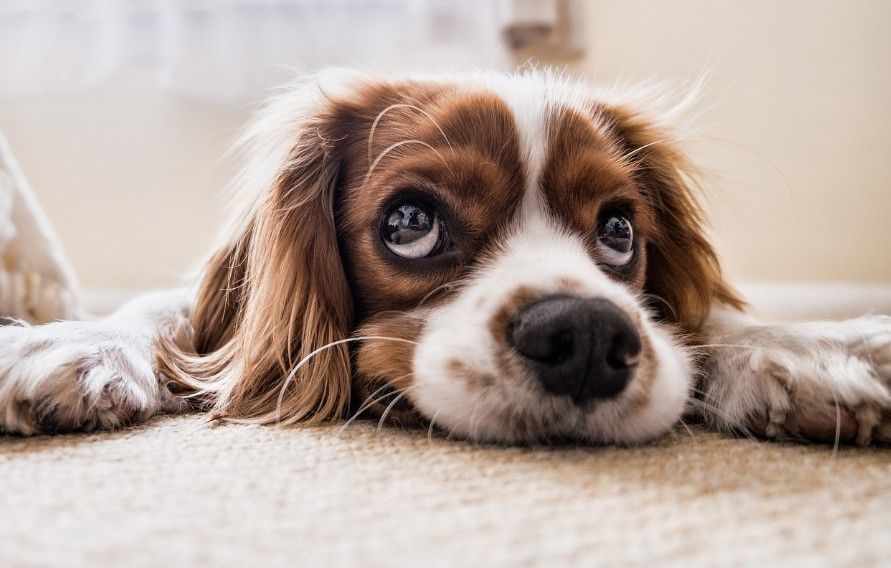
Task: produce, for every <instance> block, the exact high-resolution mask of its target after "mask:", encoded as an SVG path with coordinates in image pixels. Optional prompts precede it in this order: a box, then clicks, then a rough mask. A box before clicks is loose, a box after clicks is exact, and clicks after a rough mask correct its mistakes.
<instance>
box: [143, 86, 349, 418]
mask: <svg viewBox="0 0 891 568" xmlns="http://www.w3.org/2000/svg"><path fill="white" fill-rule="evenodd" d="M337 87H338V85H334V87H333V88H337ZM332 90H333V89H332V88H331V78H330V77H328V78H327V80H325V81H322V80H320V79H316V80H313V81H312V82H311V83H307V84H304V85H303V86H301V87H299V88H297V89H296V90H292V91H290V92H289V93H288V94H286V95H284V96H282V97H280V98H278V99H276V100H274V101H273V102H272V103H271V104H270V105H269V107H268V108H267V109H266V110H265V111H264V112H263V113H262V114H261V116H260V118H259V119H258V121H257V122H256V123H255V124H254V125H253V127H252V128H251V129H250V130H249V131H248V133H247V135H246V136H245V138H244V140H243V146H244V147H245V148H246V158H247V159H246V166H245V168H244V170H243V171H242V174H241V175H240V176H239V178H238V181H237V187H236V191H237V192H238V193H239V194H240V198H241V199H242V200H244V201H245V203H243V204H242V206H241V208H240V209H239V210H238V212H237V213H236V222H235V229H234V230H233V231H232V232H231V234H230V235H229V236H228V238H227V239H226V240H225V242H224V244H223V245H222V246H221V247H219V249H218V250H217V252H216V253H215V254H214V255H213V257H212V258H211V260H210V261H209V263H208V264H207V265H206V267H205V270H204V273H203V277H202V280H201V285H200V289H199V291H198V296H197V301H196V305H195V308H194V312H193V315H192V324H193V327H194V351H190V350H184V349H181V348H179V347H177V346H175V345H172V344H169V343H168V344H165V345H163V346H162V349H161V350H160V354H159V357H158V359H159V361H158V362H159V367H160V370H161V372H162V373H163V374H164V375H165V376H166V377H167V378H168V379H169V380H170V381H171V382H172V385H171V386H172V387H174V388H175V389H176V390H177V391H178V392H180V393H181V394H189V395H191V396H193V397H194V398H196V399H197V400H200V401H202V403H203V404H204V405H205V406H206V407H208V408H210V409H212V410H214V411H215V413H214V414H215V416H217V417H222V418H226V419H230V420H246V421H252V422H260V423H272V422H281V423H283V424H291V423H296V422H303V423H313V422H320V421H323V420H326V419H330V418H334V417H338V416H340V415H341V414H342V413H343V412H344V411H345V410H346V408H347V406H348V404H349V401H350V356H349V351H348V348H347V346H346V345H344V344H337V345H334V346H330V347H327V348H326V346H329V345H330V344H331V343H332V342H336V341H339V340H342V339H345V338H347V337H349V334H350V330H351V326H352V299H351V295H350V291H349V288H348V285H347V280H346V277H345V275H344V271H343V267H342V264H341V259H340V254H339V251H338V247H337V235H336V230H335V225H334V205H333V201H334V193H335V186H336V184H337V182H338V176H339V174H340V172H341V169H342V167H343V160H344V155H343V154H344V149H343V148H342V144H340V142H341V138H342V136H341V134H340V133H339V132H338V128H337V127H336V124H335V123H336V122H337V121H338V118H337V116H336V115H337V113H336V112H335V110H334V107H335V104H336V103H334V102H332V99H331V98H329V95H330V94H331V91H332ZM311 354H312V355H311Z"/></svg>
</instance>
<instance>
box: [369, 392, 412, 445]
mask: <svg viewBox="0 0 891 568" xmlns="http://www.w3.org/2000/svg"><path fill="white" fill-rule="evenodd" d="M416 386H417V385H411V386H410V387H406V388H404V389H402V392H401V393H399V396H397V397H396V398H394V399H393V402H391V403H390V404H389V405H387V409H386V410H384V413H383V414H381V417H380V420H378V421H377V433H378V434H379V433H380V431H381V428H383V427H384V422H385V421H386V420H387V416H389V415H390V411H391V410H393V407H394V406H396V404H397V403H398V402H399V401H400V400H402V399H403V398H404V397H405V395H407V394H408V393H409V392H410V391H411V390H413V389H414V388H416Z"/></svg>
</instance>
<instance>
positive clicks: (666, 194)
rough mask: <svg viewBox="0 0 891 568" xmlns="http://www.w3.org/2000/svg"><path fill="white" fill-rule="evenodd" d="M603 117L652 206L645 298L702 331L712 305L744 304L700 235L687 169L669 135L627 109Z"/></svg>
mask: <svg viewBox="0 0 891 568" xmlns="http://www.w3.org/2000/svg"><path fill="white" fill-rule="evenodd" d="M608 114H609V115H611V118H612V121H613V125H614V128H615V129H616V130H617V131H618V133H619V135H620V136H621V138H622V139H623V140H624V141H625V144H626V150H627V154H626V155H633V160H634V164H635V167H634V169H635V171H636V174H635V175H636V176H637V178H638V180H639V182H640V185H641V187H642V188H643V189H644V191H646V192H648V193H649V197H650V200H651V202H652V203H653V204H654V222H655V223H654V225H655V231H654V234H653V235H652V238H651V239H649V241H648V243H647V250H646V253H647V275H646V281H645V284H644V287H645V291H646V292H647V293H650V294H653V295H655V296H657V297H658V298H659V300H657V303H656V304H655V305H654V307H655V308H656V309H657V310H658V311H659V312H660V314H661V315H662V316H663V317H664V318H665V319H667V320H670V321H674V322H675V323H678V324H680V325H681V326H682V327H683V328H684V329H685V330H687V331H691V332H695V331H697V330H698V329H699V328H700V327H701V326H702V324H703V323H704V322H705V320H706V318H707V317H708V314H709V311H710V308H711V306H712V305H713V303H715V302H718V303H723V304H727V305H729V306H732V307H734V308H737V309H742V308H743V307H744V306H745V303H744V302H743V301H742V300H741V299H740V297H739V295H738V294H737V292H736V291H735V290H734V289H733V287H732V286H730V284H729V283H728V282H727V280H726V279H725V277H724V274H723V272H722V270H721V265H720V262H719V261H718V256H717V254H716V252H715V249H714V248H713V247H712V245H711V243H710V242H709V239H708V237H707V235H706V233H705V222H704V218H703V214H702V209H701V207H700V205H699V203H698V201H697V199H696V195H695V193H694V190H693V189H694V187H695V186H694V183H693V179H694V176H693V168H692V166H691V164H690V162H689V159H688V158H687V156H686V155H685V154H684V153H683V152H682V151H681V150H680V149H679V148H678V147H677V146H676V145H675V143H674V137H673V136H672V134H671V132H670V130H668V129H666V128H662V127H660V126H658V125H657V123H656V122H654V121H653V120H652V119H651V118H649V117H646V116H643V115H642V114H640V113H638V112H636V111H634V110H632V109H629V108H624V107H614V108H611V109H610V110H609V111H608ZM660 301H661V302H662V303H659V302H660Z"/></svg>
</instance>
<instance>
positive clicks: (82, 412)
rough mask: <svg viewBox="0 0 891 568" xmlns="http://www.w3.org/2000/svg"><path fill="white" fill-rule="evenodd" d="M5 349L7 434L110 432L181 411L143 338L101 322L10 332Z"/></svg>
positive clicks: (0, 393)
mask: <svg viewBox="0 0 891 568" xmlns="http://www.w3.org/2000/svg"><path fill="white" fill-rule="evenodd" d="M0 345H2V347H0V431H6V432H10V433H20V434H36V433H40V432H70V431H90V430H96V429H111V428H116V427H120V426H124V425H128V424H132V423H134V422H136V421H139V420H143V419H145V418H147V417H149V416H151V415H152V414H155V413H156V412H159V411H161V410H175V409H178V408H179V407H180V406H181V405H182V402H181V401H178V400H176V399H174V397H172V396H170V394H169V393H168V392H166V389H165V388H163V387H162V386H161V385H159V383H158V380H157V378H156V376H155V373H154V371H153V369H152V351H151V346H150V345H146V344H145V340H144V339H141V338H139V337H135V336H130V335H128V334H126V333H125V332H122V331H119V330H114V329H109V328H106V327H104V326H103V324H101V323H98V322H59V323H54V324H50V325H45V326H39V327H8V326H7V327H4V328H0Z"/></svg>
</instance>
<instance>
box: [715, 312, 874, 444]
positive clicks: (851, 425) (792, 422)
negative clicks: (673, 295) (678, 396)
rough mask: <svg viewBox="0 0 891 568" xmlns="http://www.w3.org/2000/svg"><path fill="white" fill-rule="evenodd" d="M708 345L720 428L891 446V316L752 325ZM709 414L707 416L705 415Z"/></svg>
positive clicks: (788, 436)
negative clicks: (722, 342)
mask: <svg viewBox="0 0 891 568" xmlns="http://www.w3.org/2000/svg"><path fill="white" fill-rule="evenodd" d="M727 339H728V340H730V341H729V343H726V344H725V346H724V347H717V346H715V347H706V349H707V352H708V353H709V356H710V358H711V359H712V362H713V365H714V369H713V370H712V372H715V373H716V376H715V379H716V380H713V381H712V382H711V384H710V385H708V387H707V388H706V390H705V393H704V399H705V401H706V404H707V406H709V407H711V412H710V414H711V416H708V418H709V419H710V420H711V421H713V422H714V423H715V425H716V426H718V427H721V428H723V429H727V430H732V429H740V427H742V428H747V429H749V430H752V431H754V432H755V433H757V434H760V435H763V436H765V437H768V438H774V439H786V438H807V439H812V440H826V441H834V440H840V441H845V442H855V443H857V444H860V445H865V444H869V443H870V442H873V441H891V317H887V316H868V317H863V318H858V319H854V320H849V321H844V322H815V323H805V324H793V325H776V326H760V327H758V328H749V329H748V330H746V331H745V332H742V333H739V334H737V335H736V336H735V337H733V338H727ZM706 414H709V412H707V413H706Z"/></svg>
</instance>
